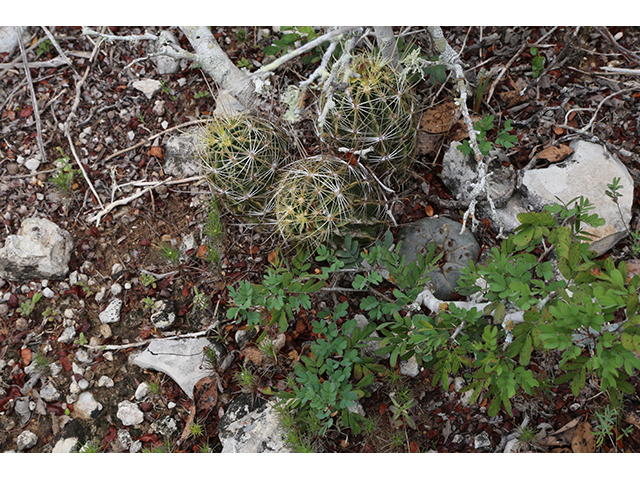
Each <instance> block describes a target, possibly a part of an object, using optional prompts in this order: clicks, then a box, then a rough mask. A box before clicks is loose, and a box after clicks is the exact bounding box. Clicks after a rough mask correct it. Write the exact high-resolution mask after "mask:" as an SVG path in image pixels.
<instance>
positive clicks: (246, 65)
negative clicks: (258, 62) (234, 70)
mask: <svg viewBox="0 0 640 480" xmlns="http://www.w3.org/2000/svg"><path fill="white" fill-rule="evenodd" d="M251 65H252V63H251V62H250V61H249V60H247V59H246V58H245V57H242V58H241V59H240V60H238V68H249V67H251Z"/></svg>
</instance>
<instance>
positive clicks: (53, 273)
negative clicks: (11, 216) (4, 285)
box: [0, 217, 73, 282]
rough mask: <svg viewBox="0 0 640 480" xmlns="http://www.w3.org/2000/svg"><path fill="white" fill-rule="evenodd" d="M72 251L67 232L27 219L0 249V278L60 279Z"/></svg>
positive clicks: (66, 268) (65, 271) (52, 224)
mask: <svg viewBox="0 0 640 480" xmlns="http://www.w3.org/2000/svg"><path fill="white" fill-rule="evenodd" d="M72 249H73V240H72V239H71V235H70V234H69V232H67V231H65V230H63V229H61V228H59V227H58V226H57V225H56V224H55V223H53V222H51V221H49V220H47V219H45V218H35V217H32V218H27V219H25V220H24V221H23V222H22V225H21V226H20V230H18V233H17V235H9V236H8V237H7V239H6V241H5V246H4V248H2V249H0V277H2V278H4V279H6V280H11V281H15V282H23V281H28V280H33V279H36V278H40V279H43V278H44V279H57V280H61V279H63V278H65V277H66V275H67V272H68V271H69V266H68V264H69V260H70V259H71V251H72Z"/></svg>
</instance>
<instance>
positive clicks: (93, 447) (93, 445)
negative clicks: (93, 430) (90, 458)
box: [78, 439, 102, 453]
mask: <svg viewBox="0 0 640 480" xmlns="http://www.w3.org/2000/svg"><path fill="white" fill-rule="evenodd" d="M101 450H102V447H101V446H100V442H99V441H98V440H95V439H94V440H90V441H88V442H87V443H85V444H84V445H82V447H80V450H78V453H100V451H101Z"/></svg>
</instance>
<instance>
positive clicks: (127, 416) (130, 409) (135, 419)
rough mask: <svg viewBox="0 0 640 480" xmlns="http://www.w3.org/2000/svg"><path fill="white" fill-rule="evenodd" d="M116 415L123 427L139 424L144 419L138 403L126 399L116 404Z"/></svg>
mask: <svg viewBox="0 0 640 480" xmlns="http://www.w3.org/2000/svg"><path fill="white" fill-rule="evenodd" d="M116 416H117V417H118V418H119V419H120V421H121V422H122V425H124V426H125V427H128V426H131V425H140V424H141V423H142V422H143V421H144V413H142V410H140V408H138V405H136V404H135V403H132V402H130V401H128V400H124V401H122V402H120V403H119V404H118V413H117V414H116Z"/></svg>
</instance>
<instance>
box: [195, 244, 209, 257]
mask: <svg viewBox="0 0 640 480" xmlns="http://www.w3.org/2000/svg"><path fill="white" fill-rule="evenodd" d="M208 251H209V246H208V245H200V246H199V247H198V251H197V252H196V257H198V258H204V257H205V256H206V255H207V252H208Z"/></svg>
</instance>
